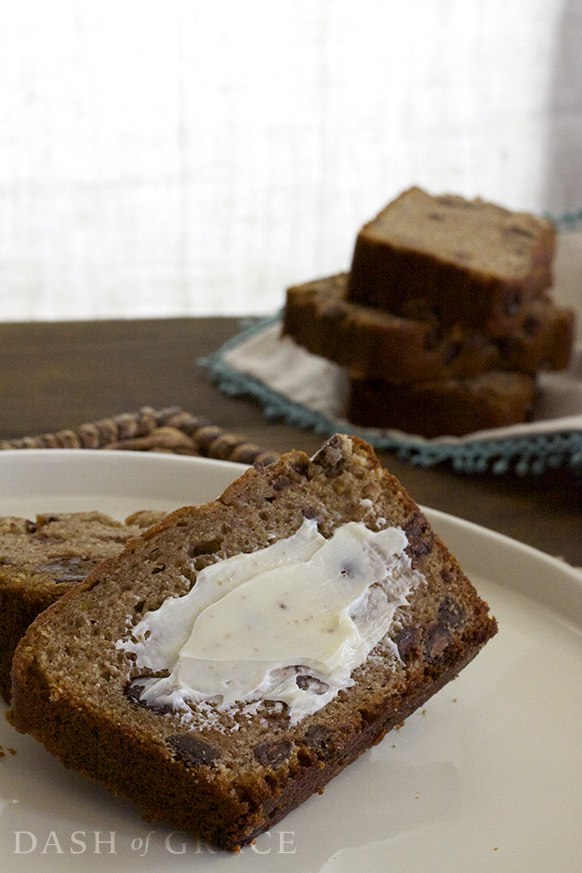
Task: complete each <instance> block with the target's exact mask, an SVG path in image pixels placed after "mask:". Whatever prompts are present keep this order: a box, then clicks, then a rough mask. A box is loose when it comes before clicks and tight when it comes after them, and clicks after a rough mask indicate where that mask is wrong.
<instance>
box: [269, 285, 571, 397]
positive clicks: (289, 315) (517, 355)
mask: <svg viewBox="0 0 582 873" xmlns="http://www.w3.org/2000/svg"><path fill="white" fill-rule="evenodd" d="M348 280H349V275H348V274H347V273H340V274H338V275H335V276H329V277H326V278H323V279H316V280H314V281H312V282H306V283H304V284H303V285H295V286H293V287H291V288H288V289H287V298H286V305H285V310H284V315H283V325H282V333H283V334H284V335H287V336H290V337H292V338H293V339H294V340H295V341H296V342H297V343H298V344H299V345H300V346H303V348H305V349H307V351H309V352H311V353H312V354H314V355H320V356H321V357H324V358H327V359H328V360H330V361H333V362H334V363H336V364H339V365H340V366H342V367H346V368H347V369H348V370H350V371H352V372H357V374H358V376H359V377H360V378H364V379H384V380H385V381H386V382H393V383H402V382H422V381H424V380H431V381H432V380H435V379H451V378H453V379H454V378H469V377H471V376H476V375H477V374H478V373H482V372H484V371H486V370H492V369H501V370H515V371H517V372H521V373H529V374H530V375H533V374H535V373H536V372H537V371H538V370H539V369H542V368H543V369H548V370H563V369H565V368H566V367H567V366H568V363H569V360H570V354H571V350H572V345H573V339H574V323H575V316H574V312H573V310H571V309H567V308H565V307H560V306H556V304H555V303H554V302H553V300H551V299H550V298H546V297H544V298H541V299H537V300H534V301H533V302H532V303H530V304H528V306H526V307H524V308H523V313H522V321H521V323H520V325H519V326H518V327H517V328H515V329H514V330H513V331H512V332H511V333H508V334H505V335H503V336H500V337H498V338H496V339H494V340H493V339H491V338H488V337H486V336H484V335H483V334H482V333H480V332H478V331H477V330H475V329H474V328H463V327H461V326H460V325H455V326H453V327H449V328H447V329H445V328H443V327H442V326H441V325H440V324H438V323H437V322H436V321H435V320H434V318H433V319H432V320H429V321H420V320H414V319H410V318H402V317H400V316H398V315H392V314H391V313H390V312H386V311H385V310H382V309H376V308H374V307H372V306H364V305H361V304H358V303H350V302H349V301H348V300H347V299H346V294H347V285H348Z"/></svg>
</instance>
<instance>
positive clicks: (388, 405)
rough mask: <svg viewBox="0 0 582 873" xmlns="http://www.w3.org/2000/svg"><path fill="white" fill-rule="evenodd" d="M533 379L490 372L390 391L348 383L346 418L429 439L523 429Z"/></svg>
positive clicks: (376, 382) (375, 382) (369, 382)
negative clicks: (519, 425)
mask: <svg viewBox="0 0 582 873" xmlns="http://www.w3.org/2000/svg"><path fill="white" fill-rule="evenodd" d="M536 391H537V388H536V379H535V376H529V375H527V374H526V373H512V372H505V371H503V370H490V371H487V372H485V373H479V375H477V376H473V377H472V378H470V379H440V380H435V381H426V382H410V383H407V384H406V385H392V384H391V383H389V382H386V381H384V380H382V379H361V378H359V377H358V376H352V378H351V379H350V386H349V393H348V399H347V409H346V415H347V417H348V419H349V420H350V421H351V422H352V424H356V425H358V426H360V427H375V428H382V429H389V430H399V431H403V432H404V433H407V434H414V435H417V436H423V437H426V438H427V439H433V438H434V437H440V436H465V435H466V434H469V433H474V432H475V431H479V430H489V429H491V428H497V427H508V426H509V425H513V424H523V422H525V421H527V420H528V419H529V418H530V416H531V412H532V409H533V404H534V402H535V397H536Z"/></svg>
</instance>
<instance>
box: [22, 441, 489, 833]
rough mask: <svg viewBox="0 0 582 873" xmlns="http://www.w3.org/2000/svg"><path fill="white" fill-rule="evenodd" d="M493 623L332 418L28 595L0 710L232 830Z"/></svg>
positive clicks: (454, 666) (458, 663) (113, 780)
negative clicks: (43, 599)
mask: <svg viewBox="0 0 582 873" xmlns="http://www.w3.org/2000/svg"><path fill="white" fill-rule="evenodd" d="M496 629H497V625H496V622H495V619H494V618H492V617H491V616H490V615H489V610H488V607H487V605H486V604H485V603H484V602H483V601H482V600H481V599H480V598H479V597H478V595H477V593H476V592H475V590H474V588H473V586H472V585H471V583H470V582H469V580H468V579H467V578H466V576H465V575H464V574H463V572H462V570H461V568H460V566H459V564H458V563H457V561H456V560H455V558H454V557H452V556H451V554H450V553H449V551H448V550H447V549H446V547H445V546H444V545H443V543H442V542H441V541H440V540H439V538H438V537H437V536H436V535H435V534H434V533H433V531H432V529H431V527H430V524H429V523H428V521H427V519H426V517H425V516H424V515H423V514H422V512H421V511H420V509H419V507H418V506H417V505H416V504H415V503H414V501H413V500H412V499H411V498H410V497H409V496H408V495H407V494H406V492H405V491H404V489H403V487H402V485H401V484H400V483H399V482H398V480H397V479H395V478H394V477H393V476H392V475H391V474H390V473H389V472H388V471H387V470H385V469H383V468H382V466H381V465H380V463H379V461H378V459H377V458H376V456H375V455H374V453H373V451H372V450H371V449H370V448H369V447H368V446H367V445H366V444H365V443H364V442H362V441H361V440H359V439H356V438H350V437H347V436H343V435H335V436H334V437H332V438H331V439H330V440H328V441H327V442H326V443H324V445H323V446H322V447H321V449H320V450H319V451H318V452H317V453H316V454H315V455H314V456H313V457H312V458H309V457H308V456H307V455H305V454H304V453H302V452H297V451H294V452H291V453H289V454H287V455H284V456H283V457H282V458H281V459H279V460H277V461H275V462H274V463H272V464H270V465H268V466H264V465H263V464H260V463H258V464H256V465H255V466H254V467H252V468H249V470H248V471H247V472H245V474H244V475H243V476H242V477H241V478H240V479H238V480H237V481H236V482H235V483H234V484H232V485H231V486H230V487H228V488H227V489H226V491H225V492H224V493H223V495H222V496H221V497H220V498H219V499H218V500H216V501H214V502H212V503H210V504H207V505H205V506H202V507H188V508H183V509H180V510H178V511H176V512H174V513H172V514H170V515H169V516H167V517H166V518H165V519H164V520H163V521H162V522H161V523H160V524H159V525H158V526H156V527H154V528H150V529H149V530H148V531H146V532H145V533H144V534H143V535H142V536H141V537H139V538H135V539H132V540H131V541H130V542H129V543H128V544H127V546H126V547H125V549H124V550H123V552H122V554H121V555H120V556H119V557H116V558H112V559H109V560H108V561H106V562H105V563H103V564H101V565H100V566H99V567H98V568H97V569H96V570H94V571H93V572H92V573H91V575H90V576H89V577H88V578H87V579H86V580H85V581H84V582H80V583H79V584H78V585H77V586H76V588H75V589H74V590H71V591H69V592H67V593H66V594H65V595H64V596H63V597H62V598H61V599H60V600H59V601H58V602H56V603H55V604H53V606H51V607H49V609H47V610H46V611H45V612H44V613H42V614H41V615H40V616H39V617H38V618H37V619H36V621H35V622H33V624H32V625H31V626H30V627H29V629H28V631H27V633H26V635H25V637H24V638H23V640H22V642H21V644H20V645H19V647H18V649H17V652H16V655H15V659H14V667H13V692H12V709H11V712H10V713H9V715H8V717H9V721H11V722H12V724H13V725H14V726H15V727H16V729H17V730H19V731H21V732H29V733H31V734H32V735H33V736H35V737H36V738H37V739H39V740H40V741H42V742H43V743H44V744H45V746H46V748H47V749H48V750H49V751H50V752H52V753H54V754H55V755H57V756H58V757H59V758H60V759H61V760H62V761H63V763H64V764H65V765H66V766H67V767H70V768H73V769H75V770H78V771H81V772H82V773H85V774H86V775H88V776H90V777H93V778H94V779H97V780H99V781H100V782H102V783H103V784H105V785H106V786H107V787H108V788H109V789H110V790H112V791H113V792H116V793H119V794H121V795H124V796H125V797H127V798H129V799H131V800H133V801H134V802H135V803H136V804H138V805H139V806H140V807H141V808H142V809H143V810H144V811H145V813H146V814H147V816H148V817H150V818H155V819H162V820H164V821H165V822H167V823H168V824H170V825H171V826H172V827H174V828H177V829H179V830H183V831H186V832H188V833H190V834H193V835H195V836H196V837H197V838H200V839H203V840H205V841H208V842H209V843H211V844H215V845H217V846H219V847H222V848H224V849H229V850H237V849H238V848H239V847H241V846H243V845H245V844H247V843H249V842H250V841H252V840H253V839H254V838H255V837H256V836H257V835H258V834H259V833H261V832H262V831H264V830H267V829H268V828H269V827H271V826H272V825H274V824H275V823H276V822H278V821H280V820H281V819H282V818H283V817H284V816H285V815H286V814H287V813H288V812H290V811H291V810H292V809H294V808H295V807H297V806H298V805H299V804H300V803H302V802H303V801H304V800H305V799H306V798H308V797H309V796H310V795H312V794H313V793H314V792H321V790H322V789H323V787H324V786H325V785H326V784H327V783H328V782H329V780H330V779H332V778H333V777H334V776H336V775H337V774H338V773H339V772H340V771H341V770H343V769H344V768H345V767H346V766H347V765H348V764H350V763H351V762H352V761H354V760H355V759H356V758H357V757H358V756H359V755H360V754H361V753H362V752H364V751H365V750H366V749H367V748H368V747H370V746H371V745H372V744H374V743H376V742H378V741H379V740H380V739H381V738H382V737H383V736H384V734H385V733H386V731H388V730H390V729H391V728H393V727H394V726H396V725H399V724H400V723H401V722H402V720H403V719H404V718H406V717H407V716H408V715H409V714H410V713H412V712H413V711H414V710H415V709H417V707H419V706H421V705H422V704H423V703H424V702H425V701H426V700H427V699H428V698H429V697H430V696H431V695H432V694H434V693H435V692H436V691H438V690H439V689H440V688H442V686H443V685H444V684H445V683H447V682H448V681H449V680H451V679H453V678H454V677H455V676H456V675H457V674H458V672H459V671H460V670H461V669H462V668H463V667H464V666H465V665H466V664H468V663H469V662H470V661H471V659H472V658H473V657H474V656H475V655H476V654H477V653H478V652H479V650H480V649H481V647H482V646H483V645H484V644H485V643H486V641H487V640H488V639H490V637H492V636H493V635H494V634H495V632H496Z"/></svg>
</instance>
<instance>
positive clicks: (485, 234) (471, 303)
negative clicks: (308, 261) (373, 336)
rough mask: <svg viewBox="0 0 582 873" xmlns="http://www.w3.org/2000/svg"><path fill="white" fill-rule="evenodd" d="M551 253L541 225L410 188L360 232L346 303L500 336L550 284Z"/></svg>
mask: <svg viewBox="0 0 582 873" xmlns="http://www.w3.org/2000/svg"><path fill="white" fill-rule="evenodd" d="M554 248H555V227H554V225H553V223H552V222H551V221H549V220H547V219H544V218H537V217H534V216H532V215H529V214H526V213H515V212H511V211H510V210H507V209H504V208H503V207H501V206H497V205H496V204H493V203H487V202H485V201H483V200H481V199H479V198H477V199H475V200H466V199H465V198H463V197H459V196H457V195H452V194H445V195H442V196H432V195H430V194H428V193H427V192H426V191H423V190H422V189H420V188H418V187H413V188H410V189H409V190H408V191H405V192H404V193H403V194H401V195H400V196H399V197H397V198H396V199H395V200H394V201H392V203H390V204H388V206H386V207H385V209H383V210H382V211H381V212H380V213H379V214H378V215H377V216H376V218H374V219H373V220H372V221H370V222H368V223H367V224H365V225H364V226H363V227H362V229H361V230H360V232H359V233H358V236H357V238H356V244H355V248H354V253H353V258H352V264H351V270H350V281H349V288H348V295H347V297H348V300H350V301H353V302H355V303H363V304H367V305H369V306H375V307H379V308H381V309H386V310H388V311H390V312H392V313H394V314H397V315H401V316H404V317H408V318H420V319H425V320H426V318H427V315H430V316H435V317H436V318H437V320H438V321H439V323H440V324H442V325H443V326H445V327H446V326H448V325H455V324H461V325H471V326H473V327H475V328H476V329H477V330H479V331H481V332H482V333H483V334H485V335H486V336H489V337H496V336H502V335H503V334H506V333H508V332H510V331H512V330H515V329H516V328H517V327H519V324H520V323H521V321H522V313H523V308H524V306H526V305H527V304H528V303H529V302H531V301H532V300H533V299H535V298H536V297H540V296H543V295H544V293H545V292H546V290H547V289H548V288H550V287H551V286H552V284H553V276H552V259H553V254H554Z"/></svg>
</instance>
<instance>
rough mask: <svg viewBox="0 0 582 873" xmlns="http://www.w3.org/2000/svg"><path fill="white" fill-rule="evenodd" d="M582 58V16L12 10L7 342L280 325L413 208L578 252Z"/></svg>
mask: <svg viewBox="0 0 582 873" xmlns="http://www.w3.org/2000/svg"><path fill="white" fill-rule="evenodd" d="M581 47H582V4H579V3H577V2H576V0H413V2H409V3H400V2H393V0H357V2H355V0H293V2H283V0H244V2H241V0H214V2H212V3H209V2H207V0H100V2H99V3H87V2H86V0H51V2H44V0H18V2H14V0H0V320H3V321H14V320H41V319H77V318H110V317H126V316H128V317H129V316H134V317H142V316H174V315H209V314H237V315H238V314H242V315H252V314H262V313H269V312H273V311H276V310H277V309H278V308H279V307H280V306H281V304H282V302H283V300H284V293H285V288H286V287H287V285H289V284H292V283H299V282H302V281H307V280H309V279H312V278H315V277H317V276H321V275H325V274H327V273H331V272H335V271H338V270H343V269H346V268H347V267H348V266H349V262H350V259H351V254H352V247H353V243H354V239H355V234H356V232H357V230H358V228H359V227H360V225H361V224H363V222H364V221H366V220H368V219H369V218H371V217H372V216H373V215H374V214H375V213H376V212H377V211H378V210H379V209H381V208H382V207H383V206H384V205H385V204H386V203H387V202H388V201H389V200H391V199H392V198H393V197H394V196H396V195H397V194H398V193H399V192H400V191H401V190H403V189H405V188H407V187H409V186H410V185H412V184H417V185H421V186H423V187H425V188H427V189H428V190H430V191H432V192H433V193H441V192H443V191H452V192H454V193H460V194H464V195H466V196H477V195H480V196H482V197H484V198H485V199H489V200H493V201H497V202H499V203H502V204H504V205H507V206H509V207H510V208H515V209H525V210H531V211H534V212H537V213H542V212H548V213H550V214H552V215H553V216H556V217H562V216H570V218H571V221H570V222H568V221H566V222H564V223H563V224H564V226H565V227H566V228H574V229H575V227H576V219H577V218H578V217H579V214H580V211H581V210H582V60H581V59H582V48H581ZM567 248H568V245H567V244H566V246H565V247H564V251H566V249H567ZM570 249H572V251H573V252H574V257H575V258H576V257H578V255H577V254H576V252H577V247H576V246H570ZM581 261H582V258H581ZM560 272H561V275H566V273H567V274H568V275H569V276H570V275H571V281H572V283H573V285H572V287H574V286H575V289H574V291H573V293H574V296H576V295H577V294H578V289H577V279H576V277H577V275H578V273H577V268H575V267H572V265H571V264H570V263H569V264H568V265H567V266H566V268H562V267H560ZM568 293H570V292H568Z"/></svg>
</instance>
